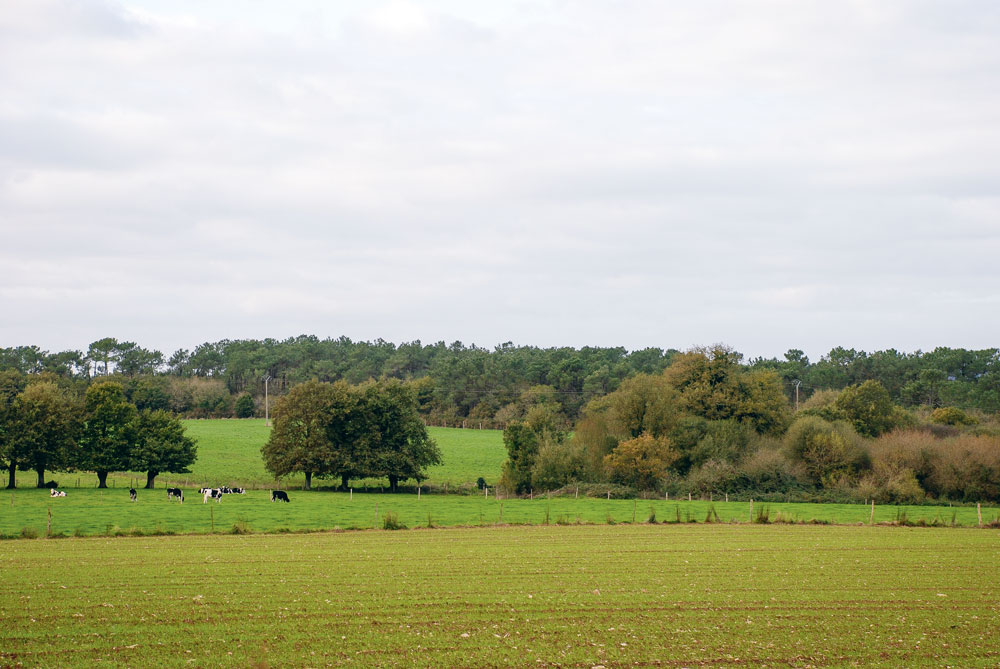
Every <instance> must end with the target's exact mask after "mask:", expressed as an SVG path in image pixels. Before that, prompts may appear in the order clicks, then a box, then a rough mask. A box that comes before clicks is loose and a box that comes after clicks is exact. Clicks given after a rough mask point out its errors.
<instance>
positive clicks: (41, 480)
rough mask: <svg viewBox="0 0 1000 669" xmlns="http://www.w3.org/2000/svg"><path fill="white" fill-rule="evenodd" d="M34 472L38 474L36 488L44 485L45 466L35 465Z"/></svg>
mask: <svg viewBox="0 0 1000 669" xmlns="http://www.w3.org/2000/svg"><path fill="white" fill-rule="evenodd" d="M35 473H36V474H38V483H36V484H35V487H36V488H44V487H45V467H35Z"/></svg>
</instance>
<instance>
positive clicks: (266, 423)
mask: <svg viewBox="0 0 1000 669" xmlns="http://www.w3.org/2000/svg"><path fill="white" fill-rule="evenodd" d="M270 380H271V375H270V374H268V375H267V376H265V377H264V427H271V414H270V413H269V411H268V405H267V382H268V381H270ZM796 397H798V396H797V395H796ZM795 406H796V407H798V400H796V403H795Z"/></svg>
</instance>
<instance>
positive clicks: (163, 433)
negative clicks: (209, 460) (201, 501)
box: [130, 411, 198, 488]
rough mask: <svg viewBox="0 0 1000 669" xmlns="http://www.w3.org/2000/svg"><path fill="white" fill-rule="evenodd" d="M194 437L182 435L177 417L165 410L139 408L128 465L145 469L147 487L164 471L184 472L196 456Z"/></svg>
mask: <svg viewBox="0 0 1000 669" xmlns="http://www.w3.org/2000/svg"><path fill="white" fill-rule="evenodd" d="M197 457H198V455H197V448H196V446H195V443H194V440H192V439H190V438H188V437H186V436H185V435H184V426H183V425H182V424H181V422H180V420H179V419H178V418H177V417H176V416H173V415H171V414H170V413H168V412H166V411H141V412H140V413H139V416H138V422H137V424H136V443H135V446H134V448H133V449H132V454H131V467H130V469H132V470H134V471H140V472H146V486H145V487H146V488H152V487H153V481H154V479H155V478H156V477H157V476H158V475H159V474H161V473H163V472H171V473H174V474H183V473H187V472H189V471H190V469H188V467H190V466H191V465H192V464H194V461H195V459H197Z"/></svg>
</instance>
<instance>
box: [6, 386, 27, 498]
mask: <svg viewBox="0 0 1000 669" xmlns="http://www.w3.org/2000/svg"><path fill="white" fill-rule="evenodd" d="M24 384H25V378H24V375H23V374H21V373H20V372H19V371H17V370H14V369H6V370H3V371H0V461H3V462H4V463H5V464H6V466H7V472H8V479H7V488H8V489H13V488H14V487H15V485H16V475H15V472H16V471H17V465H18V463H19V462H20V461H21V458H22V457H23V454H22V448H21V441H20V439H19V438H18V426H17V420H18V406H17V396H18V395H19V394H20V393H21V392H22V391H23V390H24Z"/></svg>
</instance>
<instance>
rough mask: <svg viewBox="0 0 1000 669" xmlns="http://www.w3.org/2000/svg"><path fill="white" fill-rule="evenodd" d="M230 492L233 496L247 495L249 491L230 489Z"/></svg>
mask: <svg viewBox="0 0 1000 669" xmlns="http://www.w3.org/2000/svg"><path fill="white" fill-rule="evenodd" d="M229 492H230V493H231V494H233V495H245V494H247V491H246V490H244V489H243V488H230V489H229Z"/></svg>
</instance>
